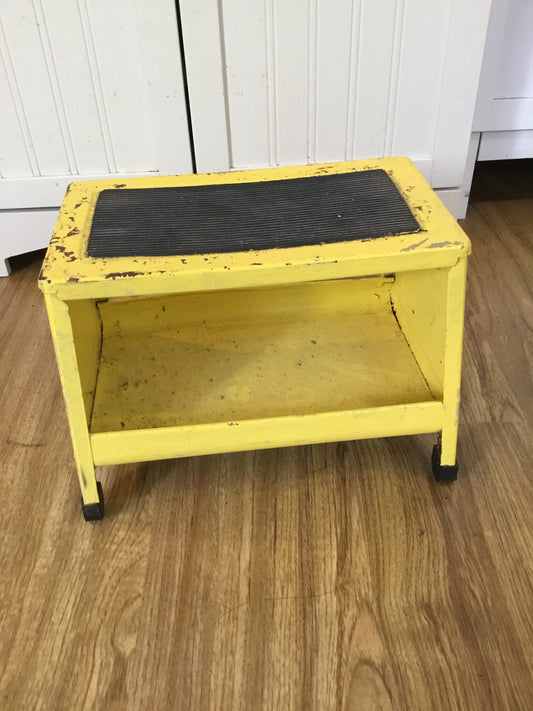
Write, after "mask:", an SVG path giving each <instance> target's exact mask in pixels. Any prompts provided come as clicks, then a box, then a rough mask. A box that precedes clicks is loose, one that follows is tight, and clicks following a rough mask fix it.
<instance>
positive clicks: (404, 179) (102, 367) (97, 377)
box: [40, 158, 470, 503]
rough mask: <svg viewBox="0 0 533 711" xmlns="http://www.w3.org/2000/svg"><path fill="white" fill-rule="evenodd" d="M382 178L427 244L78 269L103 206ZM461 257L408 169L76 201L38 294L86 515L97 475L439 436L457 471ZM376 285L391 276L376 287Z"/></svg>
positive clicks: (444, 217) (356, 245) (141, 183)
mask: <svg viewBox="0 0 533 711" xmlns="http://www.w3.org/2000/svg"><path fill="white" fill-rule="evenodd" d="M374 168H383V169H385V170H387V172H388V173H389V175H390V176H391V178H392V180H393V181H394V182H395V184H396V186H397V187H398V189H399V190H400V192H401V194H402V195H403V197H404V198H405V200H406V201H407V203H408V204H409V206H410V208H411V210H412V211H413V213H414V214H415V215H416V217H417V219H418V221H419V223H420V225H421V227H422V230H421V232H419V233H417V234H411V235H398V236H395V237H385V238H381V239H377V240H367V241H353V242H343V243H338V244H327V245H319V246H313V247H298V248H294V249H272V250H264V251H261V252H242V253H230V254H218V255H206V256H205V257H204V256H203V255H191V256H185V257H182V256H180V257H153V258H140V257H139V258H111V259H91V258H89V257H87V256H86V246H87V240H88V236H89V231H90V226H91V220H92V215H93V211H94V207H95V204H96V200H97V197H98V194H99V192H100V191H101V190H103V189H109V188H112V187H113V186H114V187H115V188H116V189H117V190H118V189H122V188H123V187H128V188H149V187H156V186H157V187H161V186H179V185H194V184H196V185H198V184H209V183H211V184H214V183H225V182H248V181H258V180H274V179H275V180H278V179H281V178H287V179H292V178H298V177H303V176H309V177H311V176H314V175H323V174H326V173H339V172H346V171H357V170H369V169H374ZM469 253H470V242H469V240H468V238H467V237H466V236H465V235H464V233H463V232H462V230H461V229H460V228H459V226H458V225H457V223H456V222H455V220H453V218H452V217H451V216H450V215H449V213H448V212H447V211H446V209H445V208H444V206H443V205H442V204H441V203H440V201H439V200H438V198H437V197H436V196H435V194H434V193H433V191H432V190H431V189H430V188H429V186H428V185H427V183H426V182H425V180H424V179H423V178H422V176H421V175H420V173H419V172H418V171H417V170H416V168H415V167H414V165H413V164H412V163H411V162H410V161H408V160H407V159H405V158H392V159H381V160H376V161H356V162H348V163H337V164H332V165H321V166H301V167H296V168H294V167H293V168H276V169H267V170H259V171H245V172H240V173H225V174H212V175H192V176H178V177H169V178H138V179H137V178H136V179H131V180H125V181H124V182H123V183H120V184H115V183H113V182H112V181H90V182H86V183H76V184H74V185H73V186H71V188H70V190H69V192H68V194H67V196H66V198H65V202H64V205H63V207H62V209H61V213H60V216H59V219H58V222H57V225H56V229H55V232H54V235H53V237H52V241H51V244H50V248H49V250H48V252H47V256H46V259H45V262H44V265H43V270H42V274H41V278H40V286H41V288H42V289H43V291H44V292H45V296H46V302H47V307H48V312H49V316H50V323H51V327H52V333H53V337H54V343H55V347H56V353H57V359H58V363H59V369H60V374H61V380H62V385H63V390H64V394H65V399H66V403H67V412H68V417H69V422H70V428H71V434H72V440H73V444H74V453H75V458H76V463H77V467H78V474H79V478H80V485H81V488H82V495H83V499H84V502H85V503H93V502H96V501H97V500H98V495H97V490H96V480H95V476H94V464H112V463H119V462H130V461H142V460H149V459H154V458H165V457H175V456H186V455H192V454H202V453H213V452H226V451H233V450H245V449H254V448H260V447H276V446H285V445H290V444H303V443H310V442H323V441H336V440H342V439H356V438H362V437H378V436H390V435H398V434H411V433H416V432H436V431H440V430H442V464H453V463H454V462H455V447H456V437H457V408H458V402H459V384H460V364H461V343H462V329H463V312H464V293H465V278H466V258H467V255H468V254H469ZM384 275H386V276H384Z"/></svg>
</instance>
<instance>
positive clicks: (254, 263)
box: [251, 262, 263, 267]
mask: <svg viewBox="0 0 533 711" xmlns="http://www.w3.org/2000/svg"><path fill="white" fill-rule="evenodd" d="M251 266H252V267H262V266H263V262H252V263H251Z"/></svg>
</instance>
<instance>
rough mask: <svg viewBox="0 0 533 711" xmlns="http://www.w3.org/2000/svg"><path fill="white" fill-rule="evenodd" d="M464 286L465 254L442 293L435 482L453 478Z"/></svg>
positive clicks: (455, 465)
mask: <svg viewBox="0 0 533 711" xmlns="http://www.w3.org/2000/svg"><path fill="white" fill-rule="evenodd" d="M465 289H466V257H465V258H464V259H460V260H459V261H458V262H457V264H456V265H455V266H453V267H451V268H450V270H449V273H448V286H447V296H446V341H445V347H444V387H443V405H444V416H443V423H442V434H441V436H440V437H439V441H438V443H437V444H436V445H435V447H434V448H433V456H432V459H431V464H432V469H433V474H434V476H435V478H436V479H437V481H442V482H447V481H455V479H457V471H458V465H457V459H456V450H457V427H458V423H459V403H460V399H461V396H460V388H461V359H462V349H463V325H464V309H465Z"/></svg>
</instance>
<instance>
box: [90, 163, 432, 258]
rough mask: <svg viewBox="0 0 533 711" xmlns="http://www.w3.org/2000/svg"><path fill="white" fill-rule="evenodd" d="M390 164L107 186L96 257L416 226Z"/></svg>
mask: <svg viewBox="0 0 533 711" xmlns="http://www.w3.org/2000/svg"><path fill="white" fill-rule="evenodd" d="M419 229H420V227H419V225H418V223H417V221H416V219H415V218H414V217H413V215H412V213H411V211H410V210H409V207H408V206H407V204H406V202H405V201H404V199H403V198H402V196H401V195H400V193H399V192H398V190H397V188H396V186H395V185H394V183H393V182H392V180H391V179H390V178H389V176H388V175H387V173H386V172H385V171H384V170H368V171H362V172H358V173H339V174H333V175H319V176H315V177H309V178H293V179H289V180H272V181H264V182H254V183H229V184H218V185H200V186H189V187H180V188H140V189H114V190H103V191H102V192H101V193H100V195H99V197H98V201H97V203H96V208H95V212H94V217H93V222H92V227H91V232H90V235H89V242H88V247H87V254H88V255H89V256H90V257H141V256H142V257H161V256H172V255H187V254H212V253H216V252H244V251H248V250H261V249H274V248H281V247H300V246H303V245H317V244H325V243H332V242H345V241H348V240H362V239H374V238H378V237H385V236H390V235H398V234H405V233H414V232H418V231H419Z"/></svg>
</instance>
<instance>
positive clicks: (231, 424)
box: [228, 422, 239, 427]
mask: <svg viewBox="0 0 533 711" xmlns="http://www.w3.org/2000/svg"><path fill="white" fill-rule="evenodd" d="M238 426H239V423H238V422H228V427H238Z"/></svg>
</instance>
